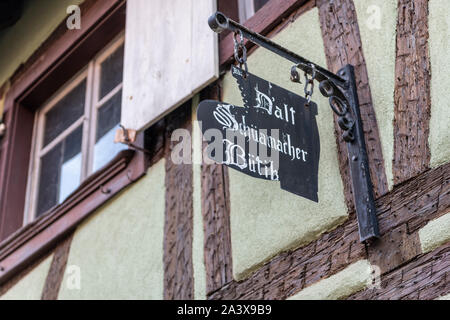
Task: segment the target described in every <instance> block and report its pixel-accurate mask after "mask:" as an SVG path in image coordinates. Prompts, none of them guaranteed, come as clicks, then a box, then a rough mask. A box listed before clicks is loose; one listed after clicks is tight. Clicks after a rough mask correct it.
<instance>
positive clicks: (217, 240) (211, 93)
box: [201, 83, 233, 293]
mask: <svg viewBox="0 0 450 320" xmlns="http://www.w3.org/2000/svg"><path fill="white" fill-rule="evenodd" d="M202 99H214V100H220V83H218V84H216V85H215V86H211V87H209V88H208V90H205V91H204V92H203V96H202ZM206 145H207V142H206V141H205V142H203V148H202V149H203V150H205V147H206ZM201 172H202V177H201V190H202V196H201V199H202V215H203V227H204V230H205V237H204V246H205V269H206V292H207V293H211V292H213V291H215V290H217V289H220V288H221V287H223V286H224V285H225V284H227V283H229V282H230V281H232V280H233V272H232V266H233V265H232V257H231V230H230V197H229V189H228V188H229V179H228V168H227V167H226V166H223V165H219V164H216V163H214V164H205V163H204V164H203V165H202V169H201Z"/></svg>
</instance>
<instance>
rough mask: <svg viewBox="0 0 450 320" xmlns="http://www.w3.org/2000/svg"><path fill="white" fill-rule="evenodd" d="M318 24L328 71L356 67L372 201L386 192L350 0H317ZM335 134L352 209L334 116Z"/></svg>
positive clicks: (344, 153)
mask: <svg viewBox="0 0 450 320" xmlns="http://www.w3.org/2000/svg"><path fill="white" fill-rule="evenodd" d="M316 5H317V7H318V9H319V18H320V25H321V29H322V36H323V41H324V46H325V55H326V58H327V64H328V68H329V69H330V70H331V71H333V72H337V71H338V70H339V69H340V68H342V67H343V66H345V65H346V64H352V65H353V66H354V67H355V77H356V83H357V89H358V99H359V106H360V110H361V119H362V122H363V130H364V137H365V143H366V149H367V155H368V160H369V167H370V175H371V180H372V185H373V189H374V195H375V198H378V197H380V196H382V195H384V194H385V193H386V192H387V191H388V185H387V178H386V173H385V169H384V160H383V154H382V150H381V143H380V135H379V131H378V124H377V120H376V116H375V110H374V108H373V102H372V95H371V92H370V86H369V78H368V74H367V67H366V62H365V59H364V55H363V51H362V44H361V37H360V33H359V26H358V19H357V16H356V10H355V5H354V3H353V0H335V1H332V2H330V1H327V0H318V1H317V2H316ZM335 133H336V140H337V144H338V158H339V168H340V171H341V176H342V179H343V183H344V192H345V199H346V203H347V206H348V207H349V208H350V209H352V208H353V196H352V191H351V179H350V173H349V164H348V159H347V147H346V145H345V141H344V140H343V138H342V134H341V129H340V128H339V126H338V124H337V116H336V115H335Z"/></svg>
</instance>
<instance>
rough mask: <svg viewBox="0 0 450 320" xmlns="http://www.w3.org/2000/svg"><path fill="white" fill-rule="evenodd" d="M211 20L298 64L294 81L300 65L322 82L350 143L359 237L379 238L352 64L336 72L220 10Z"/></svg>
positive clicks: (220, 28) (215, 26)
mask: <svg viewBox="0 0 450 320" xmlns="http://www.w3.org/2000/svg"><path fill="white" fill-rule="evenodd" d="M208 24H209V26H210V28H211V29H212V30H213V31H215V32H217V33H220V32H222V31H224V30H230V31H232V32H235V33H240V34H241V35H242V36H243V37H244V38H246V39H248V40H250V41H251V42H253V43H255V44H257V45H259V46H261V47H264V48H266V49H268V50H270V51H272V52H274V53H275V54H277V55H279V56H281V57H283V58H285V59H287V60H289V61H291V62H293V63H294V64H295V65H294V67H293V68H292V69H291V80H292V81H294V82H300V81H299V75H298V73H297V70H296V69H297V68H298V69H301V70H303V71H304V72H305V74H309V75H311V76H313V79H314V80H317V81H318V82H319V89H320V92H321V93H322V95H323V96H325V97H327V98H328V99H329V103H330V107H331V109H332V110H333V112H334V113H335V114H336V115H337V122H338V124H339V127H340V128H341V130H342V137H343V139H344V141H345V142H346V144H347V151H348V164H349V167H350V175H351V180H352V191H353V198H354V202H355V210H356V216H357V219H358V228H359V238H360V241H361V242H364V241H367V240H371V239H374V238H379V236H380V232H379V229H378V221H377V216H376V208H375V202H374V196H373V188H372V182H371V180H370V171H369V163H368V158H367V151H366V144H365V141H364V132H363V126H362V121H361V114H360V111H359V102H358V95H357V91H356V81H355V74H354V69H353V66H352V65H346V66H345V67H343V68H342V69H340V70H339V71H338V73H337V74H334V73H333V72H331V71H328V70H327V69H325V68H323V67H321V66H319V65H317V64H315V63H313V62H311V61H309V60H307V59H305V58H303V57H301V56H299V55H298V54H296V53H294V52H292V51H289V50H288V49H286V48H284V47H282V46H280V45H278V44H276V43H275V42H273V41H271V40H270V39H268V38H266V37H264V36H262V35H260V34H258V33H256V32H253V31H251V30H249V29H247V28H246V27H244V26H243V25H241V24H239V23H237V22H235V21H233V20H231V19H229V18H228V17H227V16H225V15H224V14H223V13H221V12H216V13H215V14H213V15H212V16H211V17H210V18H209V19H208Z"/></svg>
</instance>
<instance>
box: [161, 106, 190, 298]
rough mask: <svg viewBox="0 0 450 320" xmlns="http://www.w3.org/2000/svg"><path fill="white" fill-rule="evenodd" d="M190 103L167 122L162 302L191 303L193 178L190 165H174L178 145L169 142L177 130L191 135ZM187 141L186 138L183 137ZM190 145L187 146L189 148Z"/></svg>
mask: <svg viewBox="0 0 450 320" xmlns="http://www.w3.org/2000/svg"><path fill="white" fill-rule="evenodd" d="M190 106H191V101H188V102H187V103H185V104H184V105H183V106H181V107H179V108H178V109H176V110H175V111H174V112H172V113H171V114H169V116H168V117H167V119H166V132H167V133H166V149H165V151H166V152H165V158H166V178H165V179H166V212H165V223H164V257H163V262H164V299H167V300H190V299H194V267H193V262H192V242H193V198H192V192H193V175H192V164H188V163H183V164H176V163H173V161H172V150H173V148H174V146H175V145H177V144H178V143H181V142H179V141H171V136H172V133H173V131H174V130H176V129H180V128H182V129H185V130H187V131H188V132H189V134H191V132H192V123H191V108H190ZM183 139H186V137H183ZM190 145H191V144H190V143H189V146H190Z"/></svg>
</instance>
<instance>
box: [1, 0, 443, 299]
mask: <svg viewBox="0 0 450 320" xmlns="http://www.w3.org/2000/svg"><path fill="white" fill-rule="evenodd" d="M276 3H277V0H271V1H269V3H268V4H267V5H266V7H265V9H264V8H262V9H261V12H260V17H259V18H258V13H257V14H256V15H255V16H254V17H252V18H250V19H249V20H248V21H247V22H246V23H247V25H249V26H251V27H252V28H253V29H255V30H257V31H259V32H261V33H263V34H264V35H266V36H268V37H270V38H271V39H272V40H274V41H276V42H278V43H280V44H281V45H283V46H285V47H287V48H289V49H291V50H293V51H295V52H297V53H299V54H300V55H302V56H304V57H306V58H308V59H310V60H312V61H314V62H315V63H317V64H320V65H323V66H326V67H328V69H330V70H332V71H336V70H338V69H339V68H340V67H342V66H343V65H345V64H346V63H351V64H353V65H354V66H355V72H356V79H357V86H358V95H359V101H360V105H361V110H362V112H361V113H362V117H363V122H364V132H365V139H366V144H367V146H368V156H369V164H370V171H371V175H372V176H371V179H372V183H373V185H374V191H375V195H376V208H377V215H378V220H379V224H380V232H381V238H380V239H378V240H377V241H375V242H373V243H360V242H359V236H358V229H357V222H356V216H355V212H354V206H353V199H352V194H351V186H350V184H349V183H350V177H349V172H348V167H347V163H346V161H347V160H346V147H345V144H344V143H343V141H342V138H341V137H340V134H339V129H338V126H337V125H336V122H335V119H334V116H333V114H332V111H331V110H330V108H329V105H328V101H327V100H326V99H325V98H323V97H322V96H321V94H320V93H319V91H318V88H317V86H316V87H315V92H314V95H313V100H314V101H315V102H317V103H318V112H319V114H318V117H317V121H318V126H319V133H320V144H321V155H320V163H319V202H318V203H314V202H311V201H308V200H306V199H303V198H300V197H297V196H294V195H292V194H290V193H288V192H285V191H282V190H281V189H280V188H279V185H278V183H277V182H269V181H263V180H256V179H252V178H250V177H247V176H244V175H242V174H240V173H238V172H236V171H233V170H232V169H230V170H228V169H227V168H226V167H223V166H221V165H217V164H214V163H211V162H205V161H203V162H202V149H203V148H204V147H205V142H204V141H202V140H201V135H200V130H199V127H198V123H197V121H196V115H195V112H196V106H197V105H198V102H199V101H200V100H201V99H206V98H208V99H218V100H221V101H225V102H229V103H233V104H236V105H241V104H242V100H241V96H240V93H239V90H238V88H237V84H236V82H235V80H234V78H233V77H232V76H231V74H230V72H229V67H230V64H229V62H230V61H231V60H232V58H231V56H232V51H230V43H232V42H231V41H232V39H231V37H230V36H224V37H221V38H222V40H221V43H220V45H219V47H220V49H221V51H220V62H221V68H222V74H221V77H220V79H219V80H218V81H216V82H215V83H213V84H212V85H210V86H209V87H208V88H206V89H205V90H203V91H202V92H201V93H200V94H197V95H195V96H194V98H193V99H192V101H191V102H188V103H185V104H183V105H182V106H181V107H178V108H177V109H176V110H175V111H173V112H171V113H170V114H169V115H167V116H166V117H165V118H163V119H162V120H160V121H159V122H158V123H156V124H155V125H153V126H152V127H151V130H152V131H151V137H152V139H150V140H149V141H150V142H148V143H149V145H148V146H146V147H147V148H149V149H151V150H152V155H151V156H150V157H149V159H148V160H149V167H148V169H147V170H146V175H145V176H143V177H141V178H140V179H139V180H138V181H136V182H134V183H132V184H131V185H130V186H129V187H127V188H126V189H124V190H123V191H121V192H120V193H119V194H117V195H115V196H114V197H112V198H111V199H110V200H108V202H106V204H104V205H103V206H102V207H100V208H98V209H96V210H95V211H94V212H92V213H91V214H90V216H89V218H87V219H86V220H84V221H83V222H82V223H81V224H79V225H78V226H77V227H76V228H75V229H74V230H73V231H71V232H70V233H69V234H67V235H66V236H65V237H64V238H63V239H61V240H60V241H58V243H57V244H56V245H54V246H51V247H50V248H47V250H44V251H43V252H42V253H41V254H40V256H39V257H38V258H35V259H33V261H31V262H29V264H28V266H27V267H26V268H22V269H21V270H18V272H17V273H16V274H15V275H14V276H13V277H10V278H8V280H7V281H4V282H2V278H1V276H0V298H1V299H10V298H21V299H40V298H42V299H70V298H75V299H89V298H101V299H110V298H119V299H121V298H137V299H161V298H167V299H437V298H439V297H441V296H442V297H447V298H448V297H449V294H450V275H449V272H450V243H449V241H450V231H449V230H450V151H449V150H450V130H449V126H448V123H449V120H450V109H449V108H448V105H447V101H448V100H449V98H450V94H449V92H448V88H449V86H450V82H449V81H450V80H448V74H449V72H450V20H449V17H450V11H449V10H450V9H449V7H448V3H447V1H446V0H412V1H406V0H386V1H382V5H381V2H380V1H377V0H334V1H328V0H316V1H314V0H310V1H303V0H297V1H296V0H289V1H283V5H278V6H277V5H276ZM275 7H276V9H275ZM271 12H277V16H276V17H272V16H271V14H270V13H271ZM258 19H260V20H258ZM205 28H207V25H206V24H205ZM42 40H44V39H42ZM227 41H228V42H229V43H228V42H227ZM0 45H1V41H0ZM2 63H3V61H2ZM291 66H292V65H291V64H290V63H289V62H286V61H285V60H283V59H281V58H279V57H277V56H276V55H274V54H272V53H270V52H268V51H267V50H264V49H261V48H257V49H256V48H255V47H252V48H251V49H250V50H249V58H248V67H249V71H250V72H251V73H253V74H255V75H257V76H259V77H262V78H265V79H267V80H269V81H272V82H274V83H276V84H278V85H281V86H282V87H285V88H287V89H288V90H291V91H293V92H296V93H298V94H300V95H303V84H302V85H299V84H294V83H292V82H290V81H289V74H290V73H289V71H290V68H291ZM186 81H188V78H186ZM302 82H303V79H302ZM0 86H1V84H0ZM177 128H183V129H186V130H187V131H188V132H189V133H190V134H191V143H192V156H193V163H192V165H191V164H183V165H181V166H178V165H175V164H173V163H172V162H171V161H172V160H171V151H172V150H173V148H174V147H175V145H176V144H177V142H178V141H175V140H174V141H171V137H172V133H173V131H174V130H176V129H177ZM2 248H5V246H3V247H2V244H0V257H2V250H4V249H2ZM1 264H2V261H1V260H0V267H1ZM74 266H75V269H74ZM76 268H79V271H80V275H81V286H80V288H79V289H73V283H72V282H71V281H73V277H72V276H73V275H74V273H73V272H74V270H75V272H76V270H78V269H76ZM374 277H375V278H374Z"/></svg>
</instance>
